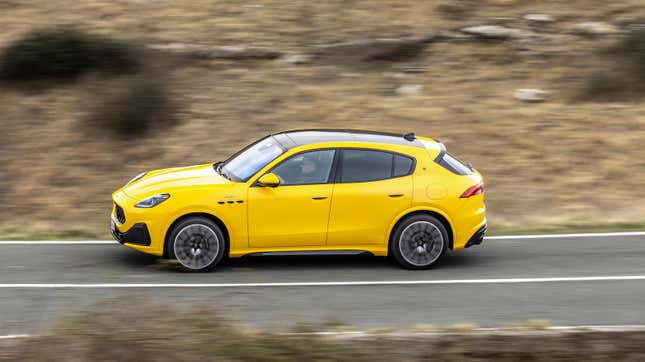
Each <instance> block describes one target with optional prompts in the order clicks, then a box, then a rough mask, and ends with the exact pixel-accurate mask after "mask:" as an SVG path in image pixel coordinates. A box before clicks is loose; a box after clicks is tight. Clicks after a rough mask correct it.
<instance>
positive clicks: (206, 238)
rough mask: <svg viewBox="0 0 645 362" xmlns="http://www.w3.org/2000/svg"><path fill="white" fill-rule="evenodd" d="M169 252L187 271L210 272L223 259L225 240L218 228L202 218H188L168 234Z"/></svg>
mask: <svg viewBox="0 0 645 362" xmlns="http://www.w3.org/2000/svg"><path fill="white" fill-rule="evenodd" d="M169 241H170V243H169V247H170V248H169V252H170V254H171V255H170V256H171V258H175V259H177V261H178V262H179V263H180V264H181V266H182V267H183V269H185V270H187V271H201V272H203V271H209V270H212V269H213V268H214V267H215V266H217V264H218V263H219V262H220V261H221V260H222V259H223V258H224V253H225V251H226V239H225V238H224V234H223V233H222V231H221V230H220V228H219V226H217V224H215V223H214V222H212V221H211V220H209V219H206V218H203V217H190V218H187V219H185V220H182V221H181V222H179V223H177V225H175V226H174V227H173V229H172V231H171V233H170V238H169Z"/></svg>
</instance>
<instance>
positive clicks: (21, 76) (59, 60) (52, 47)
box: [0, 28, 137, 82]
mask: <svg viewBox="0 0 645 362" xmlns="http://www.w3.org/2000/svg"><path fill="white" fill-rule="evenodd" d="M136 64H137V62H136V56H135V54H134V51H133V49H132V47H131V46H130V45H128V44H125V43H123V42H121V41H117V40H114V39H110V38H107V37H102V36H97V35H91V34H87V33H84V32H81V31H79V30H76V29H72V28H53V29H42V30H35V31H32V32H30V33H28V34H26V35H25V36H24V37H23V38H21V39H18V40H17V41H15V42H14V43H13V44H11V45H10V46H9V47H8V48H7V49H5V51H4V52H3V53H2V55H0V79H3V80H5V81H14V82H15V81H30V80H39V79H46V78H75V77H77V76H79V75H81V74H83V73H85V72H88V71H92V70H100V71H108V72H122V71H128V70H131V69H132V68H134V67H135V66H136Z"/></svg>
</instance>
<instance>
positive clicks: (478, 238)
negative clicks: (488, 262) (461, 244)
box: [465, 224, 488, 248]
mask: <svg viewBox="0 0 645 362" xmlns="http://www.w3.org/2000/svg"><path fill="white" fill-rule="evenodd" d="M487 230H488V226H487V225H486V224H484V225H482V226H481V227H480V228H479V229H478V230H477V231H476V232H475V234H473V236H472V237H471V238H470V239H469V240H468V242H467V243H466V246H465V247H466V248H470V247H471V246H473V245H479V244H481V243H482V242H483V241H484V235H486V231H487Z"/></svg>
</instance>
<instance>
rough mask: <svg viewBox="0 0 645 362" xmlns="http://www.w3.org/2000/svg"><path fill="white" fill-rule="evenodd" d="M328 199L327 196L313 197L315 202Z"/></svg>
mask: <svg viewBox="0 0 645 362" xmlns="http://www.w3.org/2000/svg"><path fill="white" fill-rule="evenodd" d="M326 198H327V196H313V197H312V199H313V200H324V199H326Z"/></svg>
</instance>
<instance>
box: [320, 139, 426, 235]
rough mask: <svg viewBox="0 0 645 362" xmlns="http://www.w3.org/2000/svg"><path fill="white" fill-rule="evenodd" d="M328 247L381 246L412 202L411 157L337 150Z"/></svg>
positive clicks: (354, 150)
mask: <svg viewBox="0 0 645 362" xmlns="http://www.w3.org/2000/svg"><path fill="white" fill-rule="evenodd" d="M339 152H340V155H339V165H338V167H339V169H338V174H337V177H336V184H335V185H334V190H333V196H332V203H331V212H330V218H329V228H328V232H327V245H336V246H347V247H351V246H355V245H373V244H382V243H383V242H384V240H385V237H386V235H387V232H388V228H389V227H390V224H391V222H392V220H394V218H395V217H396V216H397V215H398V214H400V213H401V212H403V211H404V210H405V209H407V208H409V207H410V205H411V203H412V188H413V187H412V186H413V185H412V176H411V173H412V172H413V171H414V167H415V164H416V162H415V160H414V159H413V158H412V157H409V156H405V155H400V154H396V153H391V152H386V151H380V150H372V149H341V150H339Z"/></svg>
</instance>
